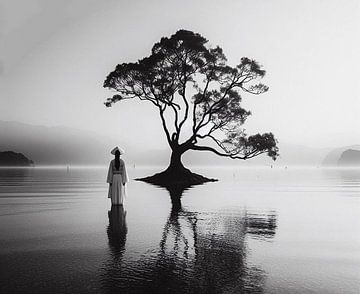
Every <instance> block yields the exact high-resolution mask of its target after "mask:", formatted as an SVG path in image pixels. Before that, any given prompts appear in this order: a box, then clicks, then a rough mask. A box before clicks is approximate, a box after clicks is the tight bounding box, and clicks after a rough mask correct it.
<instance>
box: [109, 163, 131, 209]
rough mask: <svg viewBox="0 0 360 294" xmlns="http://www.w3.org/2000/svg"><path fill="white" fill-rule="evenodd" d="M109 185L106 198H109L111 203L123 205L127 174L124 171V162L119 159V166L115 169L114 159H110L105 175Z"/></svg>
mask: <svg viewBox="0 0 360 294" xmlns="http://www.w3.org/2000/svg"><path fill="white" fill-rule="evenodd" d="M107 182H108V183H109V184H111V185H109V193H108V198H110V199H111V204H112V205H123V204H124V201H125V198H126V183H127V182H128V176H127V172H126V167H125V162H124V161H123V160H122V159H120V166H119V169H118V170H117V169H116V167H115V159H113V160H111V162H110V165H109V171H108V176H107Z"/></svg>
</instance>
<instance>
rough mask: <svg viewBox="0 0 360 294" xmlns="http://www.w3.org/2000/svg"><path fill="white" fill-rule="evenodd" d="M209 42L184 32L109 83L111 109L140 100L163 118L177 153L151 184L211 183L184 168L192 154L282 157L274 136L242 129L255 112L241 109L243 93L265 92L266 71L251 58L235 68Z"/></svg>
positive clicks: (121, 67)
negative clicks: (188, 154)
mask: <svg viewBox="0 0 360 294" xmlns="http://www.w3.org/2000/svg"><path fill="white" fill-rule="evenodd" d="M207 42H208V41H207V40H206V39H205V38H204V37H202V36H201V35H200V34H197V33H194V32H191V31H186V30H179V31H177V32H176V33H175V34H174V35H172V36H171V37H170V38H166V37H164V38H162V39H161V40H160V42H158V43H156V44H155V45H154V46H153V48H152V51H151V55H150V56H149V57H145V58H143V59H141V60H139V61H138V62H136V63H122V64H119V65H117V66H116V68H115V70H114V71H112V72H111V73H110V74H109V75H108V77H107V78H106V80H105V82H104V87H105V88H109V89H111V90H115V91H116V94H115V95H113V96H112V97H111V98H108V99H107V101H106V102H105V105H106V106H107V107H110V106H112V105H113V104H114V103H116V102H119V101H123V100H127V99H135V98H137V99H139V100H140V101H145V102H148V103H151V104H152V105H153V106H154V108H155V109H156V110H157V111H158V113H159V117H160V119H161V123H162V127H163V129H164V132H165V135H166V139H167V142H168V144H169V147H170V148H171V152H172V153H171V159H170V164H169V167H168V168H167V169H166V170H165V171H164V172H162V173H160V174H157V175H155V176H153V177H149V178H146V179H147V180H148V181H149V182H153V183H157V184H161V183H162V182H165V181H170V182H171V181H172V180H173V181H178V182H179V181H185V182H188V183H189V184H194V183H200V182H204V181H207V180H209V179H207V178H204V177H201V176H199V175H195V174H193V173H191V172H190V171H189V170H188V169H186V168H185V167H184V166H183V164H182V162H181V156H182V155H183V154H184V153H185V152H186V151H188V150H195V151H209V152H212V153H214V154H216V155H219V156H222V157H228V158H232V159H243V160H245V159H250V158H253V157H255V156H258V155H260V154H263V153H266V154H267V155H268V156H270V157H271V158H272V159H274V160H275V159H276V157H277V156H278V148H277V146H276V140H275V138H274V136H273V134H272V133H265V134H256V135H252V136H247V134H246V133H245V129H244V128H242V125H243V124H244V122H245V121H246V119H247V118H248V116H249V115H251V112H250V111H247V110H245V109H244V108H242V107H241V96H240V91H242V92H245V93H250V94H255V95H259V94H262V93H264V92H266V91H267V90H268V87H267V86H266V85H264V84H262V83H259V82H258V80H259V79H261V78H262V77H264V75H265V70H263V69H262V68H261V67H260V65H259V64H258V63H257V62H256V61H255V60H251V59H249V58H246V57H243V58H241V60H240V63H239V64H238V65H237V66H235V67H232V66H230V65H227V59H226V57H225V55H224V53H223V50H222V49H221V48H220V47H218V46H217V47H214V48H212V47H210V46H207ZM185 129H187V132H184V130H185ZM189 131H190V132H189ZM189 133H190V134H189Z"/></svg>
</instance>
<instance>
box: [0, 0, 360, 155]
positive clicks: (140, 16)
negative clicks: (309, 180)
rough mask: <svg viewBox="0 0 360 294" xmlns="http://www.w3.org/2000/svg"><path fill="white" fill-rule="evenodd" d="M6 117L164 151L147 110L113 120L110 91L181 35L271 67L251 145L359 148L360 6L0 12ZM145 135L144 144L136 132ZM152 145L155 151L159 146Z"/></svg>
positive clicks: (111, 6) (8, 2)
mask: <svg viewBox="0 0 360 294" xmlns="http://www.w3.org/2000/svg"><path fill="white" fill-rule="evenodd" d="M0 5H1V6H0V24H1V25H0V65H1V66H0V117H1V119H2V120H4V121H17V122H24V123H28V124H34V125H40V126H65V127H70V128H75V129H80V130H84V131H92V132H95V133H97V134H99V135H103V136H107V137H109V138H111V139H113V140H115V141H116V142H120V143H121V142H126V144H129V145H130V146H139V147H141V146H146V147H147V148H149V149H159V150H162V149H166V141H165V137H164V135H163V133H162V129H161V126H160V120H159V118H158V117H157V114H156V113H155V112H154V109H152V107H151V105H148V104H146V103H140V102H139V101H125V102H122V103H119V104H118V105H115V106H114V107H113V108H110V109H107V108H105V107H104V105H103V102H104V101H105V99H106V98H107V97H109V96H110V95H111V93H109V91H107V90H106V89H103V88H102V84H103V80H104V79H105V78H106V76H107V74H108V73H109V72H110V71H112V70H113V69H114V67H115V66H116V64H118V63H122V62H132V61H136V60H138V59H140V58H142V57H145V56H147V55H149V54H150V50H151V47H152V45H153V44H154V43H155V42H157V41H158V40H159V39H160V38H161V37H162V36H169V35H171V34H173V33H175V31H177V30H178V29H180V28H184V29H189V30H193V31H196V32H199V33H200V34H202V35H203V36H205V37H206V38H207V39H208V40H209V43H210V44H212V45H219V46H220V47H222V48H223V49H224V53H225V55H226V56H227V57H228V59H229V63H231V64H236V63H237V62H238V61H239V60H240V58H241V57H242V56H247V57H250V58H254V59H256V60H258V61H259V62H260V64H262V65H263V66H264V69H266V70H267V75H266V77H265V80H264V82H265V83H266V84H267V85H269V87H270V90H269V92H267V93H265V94H263V95H260V96H255V97H251V96H250V95H246V94H243V101H244V107H245V108H246V109H249V110H251V111H252V113H253V115H252V116H251V117H250V118H249V119H248V121H247V123H246V124H245V127H246V128H247V131H248V133H249V134H251V133H255V132H267V131H271V132H273V133H274V134H275V136H276V137H277V139H278V140H279V142H282V143H286V144H295V145H302V146H309V147H313V148H335V147H340V146H346V145H353V144H358V143H359V142H360V131H359V128H358V126H359V125H360V116H359V115H358V113H359V111H360V95H359V94H360V93H359V87H358V86H357V79H358V77H359V74H360V72H359V67H358V64H360V63H359V61H360V60H359V55H358V52H359V44H360V42H359V38H360V37H359V36H360V34H359V33H360V29H359V19H360V18H359V16H360V8H359V1H357V0H348V1H345V2H344V1H334V0H327V1H294V0H292V1H289V0H282V1H280V0H279V1H276V0H272V1H260V0H259V1H238V0H237V1H221V2H219V1H144V0H143V1H136V2H130V1H106V2H105V1H97V0H92V1H85V0H73V1H44V0H26V1H25V0H24V1H20V0H16V1H15V0H5V1H4V0H2V1H1V2H0ZM139 130H141V132H139ZM154 138H155V139H154Z"/></svg>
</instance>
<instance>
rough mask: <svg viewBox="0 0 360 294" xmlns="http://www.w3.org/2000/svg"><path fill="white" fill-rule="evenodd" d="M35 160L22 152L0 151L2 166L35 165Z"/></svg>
mask: <svg viewBox="0 0 360 294" xmlns="http://www.w3.org/2000/svg"><path fill="white" fill-rule="evenodd" d="M33 165H34V162H33V161H32V160H30V159H29V158H27V157H26V156H25V155H24V154H22V153H16V152H12V151H3V152H0V166H33Z"/></svg>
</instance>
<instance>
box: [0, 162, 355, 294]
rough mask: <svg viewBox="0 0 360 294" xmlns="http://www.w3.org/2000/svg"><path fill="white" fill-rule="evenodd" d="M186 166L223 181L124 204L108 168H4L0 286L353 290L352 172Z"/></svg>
mask: <svg viewBox="0 0 360 294" xmlns="http://www.w3.org/2000/svg"><path fill="white" fill-rule="evenodd" d="M155 171H157V170H154V169H130V170H129V173H130V176H131V177H132V178H136V177H138V176H145V175H149V174H152V173H153V172H155ZM194 171H197V172H199V173H202V174H204V175H206V176H209V177H216V178H219V180H220V181H219V182H216V183H209V184H205V185H202V186H196V187H193V188H191V189H188V190H186V191H184V192H183V193H182V198H181V203H177V205H172V204H171V200H170V193H169V192H168V191H167V190H165V189H161V188H157V187H155V186H152V185H149V184H146V183H142V182H137V181H131V182H130V183H129V186H128V194H129V197H128V199H127V202H126V206H125V210H124V209H122V208H121V207H120V208H115V207H114V208H111V205H110V203H109V200H108V199H107V198H106V197H107V185H106V183H105V177H106V170H105V169H71V170H70V171H68V172H67V171H66V169H38V168H35V169H11V170H9V169H1V170H0V232H1V234H0V272H1V275H0V293H359V292H360V284H359V281H360V246H359V245H360V234H359V225H360V219H359V208H360V205H359V204H360V170H356V169H348V170H347V169H295V168H288V169H280V168H279V169H268V168H259V169H257V168H246V169H228V168H224V169H222V168H216V169H215V168H214V169H198V170H196V169H194ZM180 192H181V191H172V194H171V195H172V196H173V198H174V195H175V196H176V195H179V194H180Z"/></svg>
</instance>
